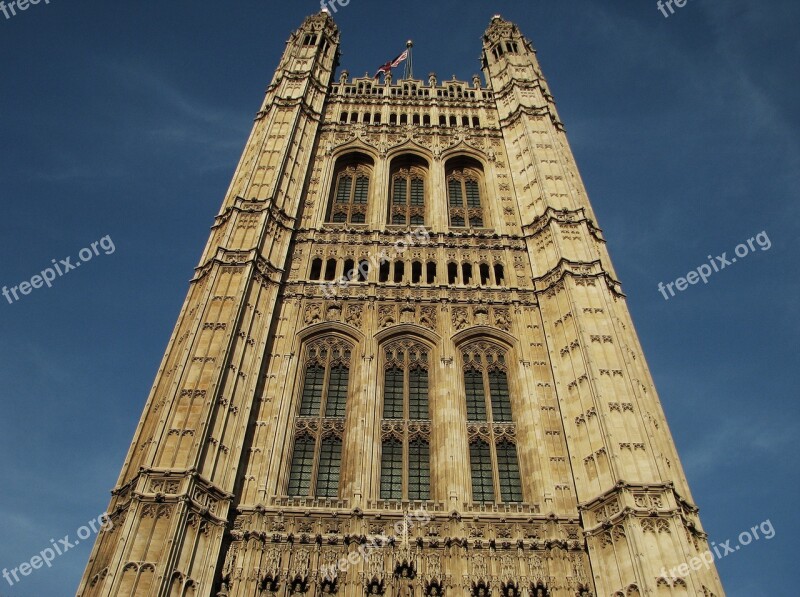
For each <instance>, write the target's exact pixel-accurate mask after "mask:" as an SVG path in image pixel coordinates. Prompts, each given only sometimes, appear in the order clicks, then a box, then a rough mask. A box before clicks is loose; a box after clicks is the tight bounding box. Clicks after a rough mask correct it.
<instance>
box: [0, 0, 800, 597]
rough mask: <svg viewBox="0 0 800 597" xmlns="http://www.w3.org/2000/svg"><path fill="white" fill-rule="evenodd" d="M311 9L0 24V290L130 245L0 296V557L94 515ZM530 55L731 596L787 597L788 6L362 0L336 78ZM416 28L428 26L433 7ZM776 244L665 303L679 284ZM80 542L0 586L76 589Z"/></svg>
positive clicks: (797, 483)
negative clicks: (562, 128) (407, 50)
mask: <svg viewBox="0 0 800 597" xmlns="http://www.w3.org/2000/svg"><path fill="white" fill-rule="evenodd" d="M318 9H319V5H318V4H317V3H316V2H311V1H309V2H306V1H294V2H286V3H275V2H266V1H255V0H250V1H236V2H224V3H223V2H213V3H212V2H207V1H205V0H195V1H193V2H189V1H188V0H172V1H170V2H135V3H134V2H130V1H127V2H113V3H110V2H100V1H99V0H85V1H83V2H76V1H67V0H51V1H50V4H44V3H40V4H38V5H35V6H31V7H30V8H29V9H28V10H27V11H25V12H22V13H18V14H17V15H16V16H13V17H12V18H10V19H6V18H4V17H3V15H2V14H1V13H0V81H2V85H0V101H1V102H2V110H3V112H2V116H0V149H2V159H0V201H1V202H2V210H3V212H2V218H0V250H1V251H2V253H1V254H2V258H0V285H7V286H13V285H17V284H18V283H19V282H21V281H23V280H26V279H27V280H29V279H30V278H31V277H32V276H33V275H34V274H36V273H37V272H39V271H41V270H42V269H44V268H46V267H47V266H49V265H50V264H51V260H52V259H56V260H60V259H63V258H66V257H67V256H72V259H73V261H75V259H76V256H77V254H78V251H80V250H81V249H82V248H84V247H89V246H90V245H91V243H92V242H95V241H98V240H99V239H101V238H103V237H105V236H106V235H109V236H110V237H111V239H112V240H113V243H114V246H115V251H114V252H113V253H112V254H108V255H107V254H105V252H103V251H101V252H100V254H99V255H93V257H92V259H91V260H89V261H87V262H86V263H83V264H82V265H81V267H80V268H77V269H75V270H73V271H70V272H69V273H68V274H65V275H64V276H63V277H59V278H57V279H56V280H55V281H54V282H53V287H52V288H49V289H48V288H41V289H38V290H34V291H33V292H31V294H29V295H27V296H22V297H21V300H19V301H17V302H14V303H13V304H9V303H8V302H7V301H6V300H5V299H3V298H2V297H0V330H1V331H0V334H2V336H0V338H2V340H1V341H0V363H2V365H0V407H2V408H0V454H2V457H0V539H1V540H0V568H2V567H8V568H11V567H14V566H18V565H19V563H20V562H23V561H25V560H29V559H30V558H31V556H33V555H35V554H36V553H38V552H39V551H41V550H42V549H44V548H46V547H48V545H49V544H50V539H52V538H56V539H57V538H60V537H63V536H64V535H67V534H70V535H74V534H75V531H76V530H77V529H78V528H79V527H80V526H81V525H84V524H85V523H87V522H88V521H89V520H91V519H94V518H95V517H97V516H98V515H99V514H100V513H102V512H103V510H104V509H105V507H106V505H107V503H108V492H109V490H110V489H111V488H112V487H113V485H114V483H115V481H116V478H117V475H118V473H119V469H120V466H121V464H122V462H123V459H124V455H125V452H126V450H127V448H128V445H129V442H130V440H131V437H132V435H133V431H134V429H135V426H136V424H137V422H138V419H139V416H140V414H141V410H142V407H143V405H144V401H145V399H146V397H147V393H148V391H149V389H150V386H151V384H152V381H153V378H154V376H155V373H156V370H157V368H158V365H159V362H160V359H161V357H162V354H163V351H164V348H165V345H166V342H167V340H168V338H169V335H170V333H171V330H172V327H173V325H174V322H175V320H176V317H177V315H178V310H179V308H180V306H181V303H182V301H183V299H184V296H185V293H186V290H187V283H188V280H189V278H190V276H191V274H192V270H193V268H194V266H195V265H196V264H197V260H198V258H199V255H200V252H201V249H202V247H203V246H204V243H205V241H206V238H207V234H208V230H209V226H210V225H211V223H212V220H213V217H214V215H215V214H216V212H217V210H218V208H219V205H220V203H221V201H222V197H223V194H224V192H225V190H226V188H227V186H228V183H229V181H230V177H231V175H232V173H233V168H234V167H235V164H236V162H237V160H238V158H239V154H240V152H241V150H242V147H243V145H244V142H245V140H246V137H247V134H248V132H249V129H250V126H251V123H252V118H253V116H254V114H255V112H256V111H257V110H258V108H259V105H260V102H261V99H262V94H263V91H264V88H265V87H266V85H267V84H268V83H269V81H270V78H271V76H272V73H273V72H274V69H275V67H276V65H277V62H278V59H279V57H280V54H281V52H282V49H283V44H284V41H285V40H286V39H287V37H288V35H289V33H290V31H291V30H293V29H294V28H296V27H297V26H298V25H299V24H300V22H301V21H302V19H303V18H304V16H306V15H307V14H310V13H312V12H316V11H317V10H318ZM496 13H499V14H502V15H503V16H504V17H506V18H508V19H510V20H513V21H515V22H517V23H518V24H519V25H520V27H521V28H522V29H523V31H524V33H525V34H526V35H527V36H528V37H529V38H530V39H532V40H533V42H534V45H535V46H536V47H537V49H538V50H539V58H540V60H541V63H542V66H543V69H544V72H545V75H546V76H547V78H548V80H549V82H550V86H551V89H552V92H553V94H554V95H555V97H556V101H557V102H558V107H559V112H560V115H561V117H562V119H563V120H564V122H565V124H566V126H567V131H568V135H569V139H570V141H571V143H572V147H573V149H574V151H575V154H576V157H577V159H578V163H579V166H580V168H581V173H582V175H583V177H584V180H585V183H586V185H587V187H588V191H589V196H590V198H591V200H592V202H593V205H594V208H595V211H596V213H597V215H598V218H599V223H600V225H601V227H602V228H603V229H604V231H605V234H606V237H607V239H608V241H609V248H610V251H611V254H612V258H613V259H614V263H615V267H616V269H617V273H618V275H619V277H620V279H621V280H622V283H623V287H624V290H625V292H626V293H627V294H628V297H629V306H630V309H631V312H632V314H633V317H634V320H635V323H636V324H637V330H638V333H639V336H640V338H641V341H642V344H643V345H644V350H645V354H646V356H647V358H648V362H649V364H650V368H651V370H652V372H653V375H654V377H655V380H656V385H657V387H658V389H659V392H660V396H661V399H662V402H663V403H664V407H665V409H666V411H667V416H668V419H669V422H670V425H671V428H672V431H673V434H674V436H675V441H676V442H677V444H678V449H679V451H680V454H681V456H682V459H683V463H684V466H685V468H686V471H687V474H688V476H689V480H690V483H691V486H692V490H693V494H694V499H695V501H696V502H697V503H698V504H699V506H700V507H701V513H702V519H703V523H704V526H705V528H706V530H707V531H708V533H709V534H710V538H711V539H712V540H714V541H716V542H718V543H719V542H722V541H725V540H727V539H735V538H736V537H737V536H738V534H739V533H740V532H742V531H744V530H747V529H749V528H750V527H752V526H753V525H756V524H758V523H760V522H762V521H764V520H767V519H769V520H770V521H771V523H772V524H773V526H774V529H775V537H774V538H773V539H771V540H764V539H762V540H760V541H757V542H754V543H752V544H751V545H749V546H747V547H746V548H742V550H741V551H738V552H736V553H735V554H734V555H730V556H728V557H726V558H725V559H722V560H720V561H719V562H718V567H719V570H720V574H721V576H722V580H723V583H724V585H725V587H726V590H727V592H728V595H733V596H737V595H794V594H796V588H794V584H793V580H792V577H791V576H790V571H791V570H793V568H794V567H795V565H796V564H795V554H794V552H795V549H794V548H793V546H792V544H791V537H792V536H794V535H796V534H797V532H798V531H800V525H799V524H798V519H797V516H796V512H795V509H794V506H793V504H794V502H795V501H796V493H797V490H798V488H800V479H799V478H798V465H797V457H798V453H797V451H798V448H797V445H798V444H797V442H796V441H794V435H795V434H796V429H797V425H798V423H797V421H798V415H800V408H798V387H799V384H798V382H799V381H800V380H798V371H800V367H798V357H797V344H798V331H799V328H800V316H799V315H798V309H797V297H798V291H799V290H800V289H799V288H798V286H799V285H800V277H798V275H797V274H798V267H797V261H796V257H797V253H798V251H797V248H796V245H795V242H796V239H797V238H798V221H799V219H798V211H799V210H798V201H797V193H798V189H799V188H800V184H798V182H800V181H799V180H798V178H800V174H799V172H800V169H799V168H798V166H800V143H799V141H798V139H800V136H798V132H799V131H800V110H798V107H800V84H799V83H798V77H797V64H798V63H800V48H798V46H799V45H800V42H799V41H798V39H800V38H798V36H797V33H796V27H797V24H798V22H800V5H798V3H797V2H793V1H791V0H769V1H762V2H758V3H756V2H752V1H751V2H745V1H743V0H726V1H725V2H712V1H710V0H689V2H688V4H687V5H686V6H685V7H683V8H680V9H677V12H676V13H675V14H674V15H672V16H670V17H669V18H664V16H663V15H662V14H661V13H660V12H659V11H658V9H657V8H656V4H655V1H650V0H647V1H636V2H634V1H631V0H625V1H616V2H608V3H599V2H589V1H587V0H574V1H572V2H548V3H544V2H541V1H538V0H535V1H534V0H526V1H524V2H522V1H515V2H511V1H497V2H485V1H477V0H471V1H460V2H455V1H452V0H442V1H437V2H429V1H427V2H422V1H419V0H409V1H407V2H402V3H391V4H390V3H384V2H380V3H379V2H374V1H373V2H367V0H351V2H350V4H349V6H347V7H346V8H342V9H340V10H339V13H338V14H337V16H336V19H337V22H338V23H339V26H340V28H341V29H342V38H343V47H342V50H343V56H342V66H343V67H344V68H347V69H349V70H350V72H351V73H352V74H353V75H361V74H362V73H364V72H366V71H369V72H370V73H372V72H374V70H375V68H376V67H377V66H379V65H380V64H382V63H383V62H385V61H386V60H387V59H389V58H391V57H393V56H395V55H396V54H397V53H398V52H399V51H400V50H402V48H403V46H404V42H405V40H406V39H408V38H412V39H414V40H415V69H416V74H417V76H418V77H420V78H427V74H428V73H429V72H430V71H435V72H437V74H438V75H439V78H440V79H443V78H450V77H451V76H452V75H454V74H455V75H456V76H457V77H458V78H459V79H465V80H468V79H469V78H470V77H471V75H472V74H473V73H475V72H477V71H478V68H479V64H478V57H479V52H480V36H481V34H482V33H483V31H484V29H485V28H486V26H487V24H488V23H489V20H490V18H491V16H492V15H493V14H496ZM423 15H424V16H423ZM762 231H765V232H766V233H767V235H768V237H769V239H770V241H771V248H770V249H769V250H768V251H761V250H756V251H755V252H753V253H752V254H750V255H748V256H747V257H746V258H743V259H740V260H739V261H738V262H737V263H735V264H733V265H731V266H730V267H727V268H726V269H724V270H723V271H720V272H719V273H715V274H714V275H713V276H712V277H711V278H710V279H709V281H708V284H706V285H703V284H699V285H696V286H690V287H689V288H688V289H687V290H686V291H684V292H682V293H679V294H678V295H677V296H676V297H674V298H671V299H670V300H669V301H665V300H664V298H663V297H662V296H661V295H660V294H659V292H658V291H657V284H658V283H659V282H664V283H667V282H670V281H673V280H675V279H676V278H678V277H680V276H684V275H686V273H687V272H689V271H691V270H692V269H695V268H696V267H698V266H699V265H701V264H703V263H705V262H706V261H707V257H706V256H707V255H721V254H722V253H723V252H727V253H728V257H729V258H730V257H731V256H732V255H733V251H734V247H736V245H738V244H739V243H742V242H746V241H747V239H749V238H751V237H754V236H755V235H756V234H758V233H759V232H762ZM90 543H91V542H90V541H86V542H83V543H81V544H80V545H78V546H77V547H75V548H74V549H72V550H70V551H69V552H67V553H65V554H64V555H63V556H62V557H60V558H59V559H57V560H56V561H55V562H54V565H53V568H51V569H44V570H38V571H36V572H34V573H33V574H32V575H31V576H30V577H27V578H26V579H25V580H24V581H23V582H22V583H20V584H19V585H17V586H15V587H13V588H12V587H9V586H8V585H7V584H6V583H5V581H2V579H0V596H2V597H40V596H44V595H47V596H50V595H55V596H60V595H71V594H74V592H75V589H76V587H77V583H78V580H79V578H80V575H81V572H82V570H83V567H84V565H85V563H86V560H87V558H88V554H89V550H90Z"/></svg>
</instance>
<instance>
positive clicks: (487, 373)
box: [461, 341, 523, 502]
mask: <svg viewBox="0 0 800 597" xmlns="http://www.w3.org/2000/svg"><path fill="white" fill-rule="evenodd" d="M461 356H462V360H463V366H464V393H465V398H466V410H467V428H468V430H469V435H470V437H469V441H470V468H471V471H472V495H473V500H474V501H476V502H493V501H502V502H521V501H523V494H522V481H521V477H520V469H519V460H518V457H517V447H516V444H515V441H516V440H515V438H516V426H515V425H514V419H513V416H512V410H511V396H510V392H509V385H508V365H507V362H506V361H507V358H506V352H505V350H503V349H502V348H500V347H498V346H496V345H494V344H491V343H489V342H484V341H479V342H474V343H472V344H469V345H468V346H466V347H465V348H463V349H462V351H461ZM486 423H488V425H486ZM482 424H483V425H482Z"/></svg>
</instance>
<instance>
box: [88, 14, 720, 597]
mask: <svg viewBox="0 0 800 597" xmlns="http://www.w3.org/2000/svg"><path fill="white" fill-rule="evenodd" d="M483 40H484V41H483V54H482V63H483V64H482V67H483V74H484V78H485V85H484V84H483V83H482V82H481V78H480V77H478V76H475V77H474V78H473V80H472V81H471V82H463V81H457V80H451V81H441V82H440V81H438V80H437V77H436V75H434V74H431V75H430V76H429V77H428V80H427V81H421V80H403V79H401V80H399V81H396V82H394V81H392V77H391V75H387V76H385V77H384V78H383V79H382V80H380V79H379V80H375V79H372V78H371V77H369V76H365V77H363V78H354V79H350V77H349V74H348V73H347V72H346V71H344V72H342V73H341V76H340V78H339V79H338V81H335V80H334V79H333V75H334V72H335V69H336V67H337V64H338V55H339V31H338V28H337V27H336V25H335V24H334V22H333V19H332V18H331V16H330V15H328V14H327V13H325V12H323V13H320V14H317V15H315V16H312V17H309V18H307V19H306V20H305V22H304V23H303V24H302V26H301V27H300V29H298V30H297V31H296V32H295V33H293V34H292V36H291V38H290V39H289V41H288V44H287V47H286V51H285V53H284V55H283V58H282V59H281V61H280V64H279V66H278V69H277V71H276V73H275V76H274V78H273V80H272V82H271V83H270V85H269V87H268V89H267V94H266V99H265V101H264V103H263V105H262V107H261V110H260V111H259V112H258V114H257V115H256V120H255V125H254V127H253V131H252V133H251V135H250V138H249V140H248V141H247V145H246V147H245V150H244V153H243V156H242V159H241V161H240V163H239V165H238V167H237V169H236V172H235V174H234V177H233V182H232V183H231V186H230V189H229V191H228V193H227V196H226V197H225V200H224V203H223V205H222V209H221V211H220V213H219V215H218V216H217V217H216V220H215V222H214V225H213V227H212V232H211V236H210V239H209V242H208V245H207V246H206V248H205V251H204V253H203V256H202V259H201V261H200V264H199V266H198V267H197V269H196V272H195V276H194V278H193V279H192V281H191V284H190V288H189V292H188V296H187V298H186V302H185V304H184V306H183V309H182V311H181V313H180V316H179V319H178V323H177V325H176V327H175V331H174V332H173V335H172V337H171V339H170V342H169V346H168V348H167V351H166V354H165V356H164V360H163V362H162V365H161V367H160V369H159V371H158V374H157V377H156V381H155V383H154V385H153V389H152V392H151V394H150V396H149V398H148V401H147V405H146V407H145V410H144V414H143V416H142V419H141V421H140V423H139V426H138V428H137V430H136V435H135V437H134V440H133V443H132V445H131V448H130V451H129V453H128V456H127V459H126V461H125V464H124V466H123V469H122V473H121V475H120V478H119V480H118V483H117V485H116V487H115V489H114V491H113V492H112V501H111V505H110V508H109V513H110V515H111V520H112V522H113V523H114V526H113V528H112V529H111V530H110V531H107V532H104V533H102V534H101V535H100V536H99V538H98V540H97V543H96V545H95V548H94V551H93V552H92V555H91V559H90V561H89V564H88V566H87V569H86V573H85V575H84V578H83V580H82V582H81V585H80V587H79V590H78V595H79V596H81V597H90V596H91V597H95V596H114V597H117V596H125V597H133V596H135V597H140V596H141V597H146V596H154V597H155V596H159V597H161V596H164V597H184V596H194V597H200V596H202V597H225V596H230V597H244V596H248V597H251V596H272V595H276V596H281V597H288V596H289V595H292V594H304V595H308V596H310V597H313V596H318V595H321V594H325V593H327V594H338V595H341V596H343V597H356V596H359V597H360V596H363V595H367V594H372V595H386V596H390V597H395V596H405V597H412V596H413V597H422V596H423V595H425V596H433V595H440V596H441V595H445V596H447V597H450V596H459V597H460V596H475V597H478V596H486V597H488V596H489V595H492V596H503V597H517V596H519V597H523V596H524V597H539V596H545V595H547V596H553V597H561V596H563V597H566V596H614V597H618V596H622V597H630V596H640V595H642V596H643V595H670V596H672V595H685V596H689V595H705V596H709V595H716V596H721V595H723V590H722V587H721V584H720V581H719V578H718V576H717V573H716V570H715V569H714V567H713V565H711V566H710V567H706V566H703V567H700V568H699V569H696V570H693V569H691V568H690V567H689V566H687V567H686V568H685V569H684V568H681V569H680V570H681V571H683V570H685V571H686V572H685V573H683V574H680V573H678V574H673V573H669V572H667V571H668V570H671V569H673V568H675V567H677V566H680V565H681V564H683V563H689V562H691V561H692V558H694V557H695V556H698V555H699V554H700V553H702V552H703V551H705V550H706V549H707V547H708V546H707V541H706V535H705V534H704V532H703V531H702V528H701V526H700V522H699V519H698V515H697V508H696V507H695V506H694V504H693V503H692V498H691V494H690V492H689V488H688V485H687V482H686V478H685V476H684V473H683V471H682V469H681V464H680V461H679V459H678V455H677V453H676V450H675V446H674V444H673V441H672V438H671V436H670V432H669V430H668V428H667V424H666V421H665V419H664V414H663V411H662V408H661V405H660V403H659V400H658V397H657V395H656V391H655V388H654V386H653V381H652V379H651V377H650V373H649V372H648V369H647V365H646V363H645V360H644V356H643V354H642V349H641V346H640V345H639V342H638V340H637V337H636V334H635V331H634V328H633V324H632V322H631V319H630V315H629V313H628V309H627V306H626V303H625V295H624V294H623V293H622V290H621V287H620V284H619V282H618V281H617V278H616V275H615V274H614V270H613V268H612V265H611V262H610V259H609V256H608V252H607V250H606V246H605V242H606V241H605V239H604V237H603V234H602V231H601V230H600V228H599V227H598V224H597V221H596V218H595V216H594V213H593V211H592V208H591V206H590V204H589V200H588V198H587V195H586V191H585V189H584V187H583V184H582V182H581V179H580V176H579V174H578V170H577V167H576V164H575V160H574V158H573V156H572V153H571V151H570V148H569V145H568V143H567V138H566V135H565V133H564V127H563V125H562V123H561V121H560V120H559V117H558V113H557V112H556V108H555V104H554V101H553V97H552V96H551V95H550V92H549V89H548V86H547V83H546V82H545V79H544V77H543V76H542V73H541V70H540V68H539V64H538V61H537V59H536V55H535V51H534V49H533V47H532V45H531V43H530V42H529V41H528V40H526V39H525V38H524V37H523V36H522V34H521V33H520V31H519V30H518V29H517V27H516V26H515V25H513V24H512V23H509V22H507V21H505V20H503V19H502V18H500V17H494V18H493V19H492V21H491V24H490V25H489V28H488V30H487V31H486V33H485V35H484V38H483Z"/></svg>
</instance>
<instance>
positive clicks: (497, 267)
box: [308, 257, 506, 287]
mask: <svg viewBox="0 0 800 597" xmlns="http://www.w3.org/2000/svg"><path fill="white" fill-rule="evenodd" d="M370 270H371V267H370V262H369V261H368V260H366V259H360V260H359V261H358V264H356V261H355V260H353V259H349V258H348V259H339V258H336V257H328V258H327V259H323V258H322V257H315V258H314V259H312V261H311V267H310V271H309V274H308V279H309V280H311V281H314V282H316V281H326V282H330V281H335V280H339V279H343V278H344V279H347V280H348V282H355V283H363V282H369V281H370V275H369V274H370ZM373 281H377V282H379V283H394V284H404V283H411V284H425V285H437V284H444V283H445V282H446V283H447V284H448V285H450V286H462V285H463V286H473V285H474V286H486V287H490V286H495V287H503V286H505V285H506V274H505V268H504V267H503V264H502V263H494V264H492V263H486V262H485V261H482V262H480V263H469V262H466V261H465V262H455V261H450V262H448V263H447V271H446V278H445V277H440V276H439V271H438V267H437V264H436V262H435V261H427V262H423V261H419V260H411V261H405V260H401V259H394V260H388V259H387V260H384V261H382V262H381V263H380V264H379V266H378V275H377V279H376V280H373Z"/></svg>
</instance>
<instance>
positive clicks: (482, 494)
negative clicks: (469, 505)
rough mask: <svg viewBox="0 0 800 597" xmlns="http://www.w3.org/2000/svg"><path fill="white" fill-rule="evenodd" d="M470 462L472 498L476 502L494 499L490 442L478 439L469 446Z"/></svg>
mask: <svg viewBox="0 0 800 597" xmlns="http://www.w3.org/2000/svg"><path fill="white" fill-rule="evenodd" d="M469 463H470V468H471V469H472V499H473V501H476V502H493V501H494V480H493V472H492V453H491V450H490V449H489V444H487V443H486V442H484V441H482V440H478V441H477V442H475V443H474V444H471V445H470V447H469Z"/></svg>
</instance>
